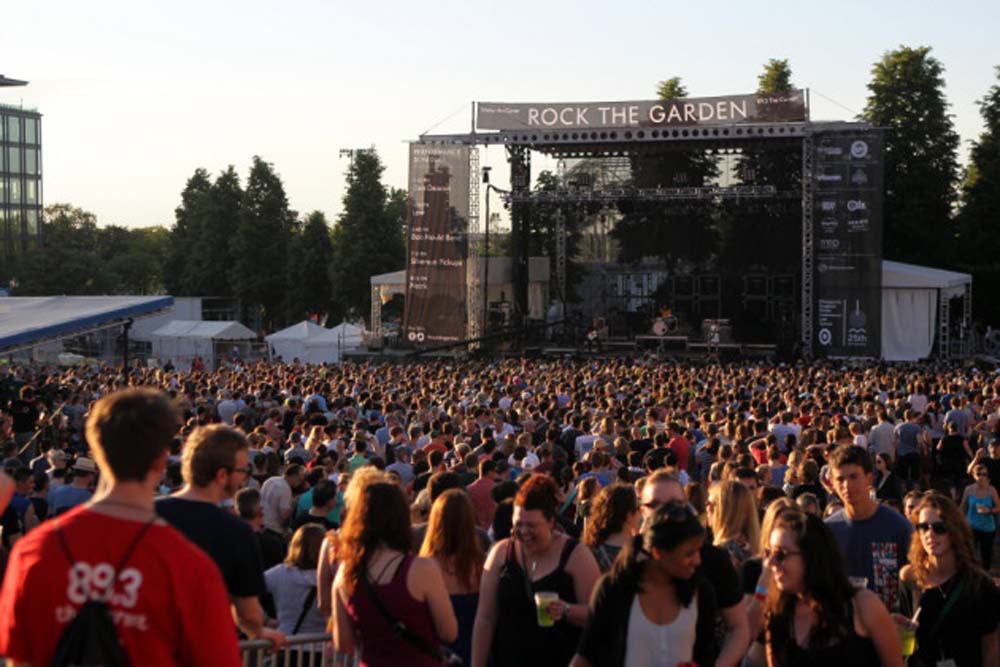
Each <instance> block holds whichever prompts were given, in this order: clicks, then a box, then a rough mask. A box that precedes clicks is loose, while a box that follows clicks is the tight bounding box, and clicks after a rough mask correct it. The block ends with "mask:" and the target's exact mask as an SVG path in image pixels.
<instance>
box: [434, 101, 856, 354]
mask: <svg viewBox="0 0 1000 667" xmlns="http://www.w3.org/2000/svg"><path fill="white" fill-rule="evenodd" d="M871 129H873V127H872V126H871V125H870V124H868V123H852V122H842V121H834V122H819V123H814V122H792V123H788V122H786V123H754V124H739V125H723V126H714V127H705V128H698V127H689V128H676V129H611V128H604V129H600V130H590V131H569V130H561V131H546V130H537V131H532V132H525V131H498V132H485V133H484V132H471V133H468V134H438V135H431V134H425V135H421V137H420V141H421V142H422V143H430V144H435V143H437V144H450V145H468V146H473V147H475V146H491V145H502V146H504V147H505V149H506V152H507V159H508V163H509V164H510V165H511V189H510V191H509V192H508V193H506V194H505V195H504V198H505V200H506V202H507V203H508V204H509V206H510V209H511V219H512V229H511V246H512V250H513V254H514V266H513V269H514V281H515V285H518V284H519V283H523V284H524V287H525V289H524V291H525V293H526V291H527V244H528V239H527V231H526V230H523V229H518V225H517V224H516V223H515V222H514V221H515V220H516V219H517V218H518V215H519V213H518V209H519V208H521V207H524V206H530V205H533V204H563V203H577V204H584V203H588V202H600V203H610V202H617V201H622V200H632V201H635V200H647V201H688V202H691V201H718V200H721V199H730V200H733V199H735V200H738V199H775V198H779V199H801V202H802V251H801V252H802V277H801V283H800V284H801V313H802V318H801V325H802V329H801V334H800V343H801V350H802V353H803V354H804V355H806V356H807V357H812V354H813V333H814V324H813V322H814V321H813V315H814V306H813V304H814V296H815V280H814V273H813V269H814V257H815V254H814V253H815V247H814V238H813V233H814V232H813V204H814V194H815V193H814V186H813V183H812V177H813V168H814V167H813V138H812V137H813V135H814V134H818V133H823V132H843V131H846V130H871ZM773 142H783V143H790V142H795V143H796V144H798V145H800V146H801V150H802V177H801V184H800V189H799V190H776V189H775V188H774V187H773V186H745V185H741V186H706V187H683V188H655V189H644V188H627V187H623V188H598V189H587V188H579V187H577V188H563V189H559V190H555V191H540V192H532V191H531V151H538V152H540V153H544V154H546V155H549V156H551V157H553V158H556V159H557V160H560V161H562V160H565V159H571V158H616V159H620V158H627V156H629V155H630V154H632V153H634V152H637V151H641V150H642V149H643V147H645V146H647V145H655V144H663V143H678V144H690V145H691V146H692V147H694V146H696V145H698V144H705V143H711V144H713V148H718V149H731V148H741V147H746V146H748V145H750V146H752V145H756V144H760V143H773ZM473 160H474V161H475V168H473V169H471V174H470V184H471V182H472V181H475V187H472V189H471V191H472V192H475V193H476V194H475V195H473V194H471V192H470V202H469V203H470V215H469V218H470V220H469V231H470V233H473V234H476V233H478V229H479V227H478V209H479V205H478V204H479V195H478V188H479V182H478V178H479V156H478V153H476V154H475V156H474V157H470V167H472V161H473ZM561 170H562V171H563V173H564V174H565V168H564V167H562V168H561ZM473 199H474V202H475V204H474V207H473ZM473 211H475V216H474V215H473ZM474 219H475V226H474V224H473V220H474ZM557 223H558V228H559V229H561V230H564V229H565V227H564V224H562V223H563V220H562V216H559V219H558V220H557ZM563 236H564V234H563ZM560 240H561V241H562V242H561V243H559V241H557V258H556V260H557V261H556V275H557V283H558V285H557V288H558V290H559V293H560V296H562V295H564V294H565V281H566V269H565V262H566V257H565V252H566V251H565V239H564V238H561V239H560ZM469 257H470V258H471V261H472V262H473V263H477V262H479V261H480V260H479V252H478V248H473V247H471V246H470V250H469ZM477 268H478V267H475V268H474V269H473V276H474V278H473V279H472V280H470V286H469V303H470V309H471V310H470V312H472V313H477V314H478V313H480V312H481V311H482V303H481V299H482V285H481V283H479V279H478V275H479V274H478V271H477V270H476V269H477ZM473 282H476V283H477V285H476V289H473V286H472V283H473ZM518 291H519V290H517V289H515V292H518ZM473 293H475V296H473ZM518 296H519V295H517V294H515V297H518ZM515 300H516V301H517V300H523V301H525V304H519V305H520V307H521V310H522V312H523V311H524V310H525V305H526V300H527V299H526V296H524V297H523V298H522V299H517V298H516V299H515ZM473 304H476V306H477V307H473ZM484 326H485V322H480V318H479V316H478V315H472V316H470V318H469V335H470V339H471V338H478V337H479V336H481V335H486V334H487V333H488V332H487V331H486V330H485V328H484ZM473 332H476V333H477V334H479V335H478V336H473Z"/></svg>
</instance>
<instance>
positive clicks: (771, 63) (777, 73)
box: [757, 58, 795, 93]
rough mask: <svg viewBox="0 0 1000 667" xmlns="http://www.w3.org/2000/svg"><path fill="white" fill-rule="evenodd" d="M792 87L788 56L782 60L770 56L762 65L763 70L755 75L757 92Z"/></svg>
mask: <svg viewBox="0 0 1000 667" xmlns="http://www.w3.org/2000/svg"><path fill="white" fill-rule="evenodd" d="M794 88H795V86H793V85H792V68H791V66H790V65H789V64H788V58H785V59H783V60H778V59H777V58H771V59H770V60H768V61H767V64H766V65H764V71H763V72H762V73H761V74H760V75H759V76H758V77H757V92H758V93H778V92H782V91H785V90H792V89H794Z"/></svg>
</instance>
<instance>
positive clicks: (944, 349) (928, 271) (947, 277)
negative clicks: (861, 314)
mask: <svg viewBox="0 0 1000 667" xmlns="http://www.w3.org/2000/svg"><path fill="white" fill-rule="evenodd" d="M953 298H961V299H962V312H960V313H957V314H954V313H952V312H951V300H952V299H953ZM971 306H972V276H970V275H969V274H968V273H958V272H955V271H945V270H943V269H935V268H931V267H929V266H917V265H915V264H904V263H902V262H891V261H889V260H883V262H882V358H883V359H886V360H887V361H914V360H917V359H924V358H926V357H929V356H930V355H931V350H932V349H933V348H934V342H935V338H936V339H937V343H938V345H937V348H938V356H939V357H945V358H947V357H949V356H951V355H952V354H953V351H952V342H957V343H962V342H964V341H962V340H959V341H951V322H952V320H953V319H954V318H959V320H958V321H959V322H960V327H959V330H960V331H964V330H967V329H968V328H969V327H970V326H971V319H972V307H971Z"/></svg>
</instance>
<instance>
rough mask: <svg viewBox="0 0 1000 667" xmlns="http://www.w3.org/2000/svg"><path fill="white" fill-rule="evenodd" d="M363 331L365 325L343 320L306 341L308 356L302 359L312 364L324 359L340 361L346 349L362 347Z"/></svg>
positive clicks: (333, 361) (326, 360) (334, 361)
mask: <svg viewBox="0 0 1000 667" xmlns="http://www.w3.org/2000/svg"><path fill="white" fill-rule="evenodd" d="M363 333H364V328H363V327H361V326H359V325H357V324H351V323H350V322H341V323H340V324H338V325H337V326H335V327H333V328H332V329H326V330H324V331H323V332H322V333H320V334H319V335H317V336H314V337H312V338H310V339H309V340H308V341H306V350H307V351H306V356H305V357H304V358H303V359H302V360H303V361H304V362H306V363H310V364H318V363H322V362H324V361H325V362H327V363H336V362H338V361H340V356H341V353H342V352H343V351H344V350H353V349H357V348H359V347H361V336H362V334H363Z"/></svg>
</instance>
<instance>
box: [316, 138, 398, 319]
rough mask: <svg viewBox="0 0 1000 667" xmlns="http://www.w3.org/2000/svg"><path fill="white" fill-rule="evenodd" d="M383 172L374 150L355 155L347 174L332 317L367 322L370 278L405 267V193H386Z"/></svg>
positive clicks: (336, 231) (336, 234)
mask: <svg viewBox="0 0 1000 667" xmlns="http://www.w3.org/2000/svg"><path fill="white" fill-rule="evenodd" d="M384 170H385V167H383V166H382V162H381V160H380V159H379V157H378V154H377V153H376V152H375V150H374V149H370V150H365V151H358V152H356V153H355V154H354V158H353V159H352V160H351V165H350V167H349V168H348V170H347V191H346V192H345V193H344V198H343V204H344V210H343V211H342V212H341V214H340V216H339V217H338V218H337V224H336V226H335V227H334V228H333V235H332V238H333V261H332V263H331V265H330V279H331V281H332V283H333V299H334V304H335V308H334V314H335V316H336V317H345V316H346V317H352V318H366V317H367V316H368V314H369V312H370V307H371V289H370V286H369V282H368V281H369V278H370V277H371V276H372V275H375V274H379V273H385V272H388V271H398V270H399V269H400V268H402V267H403V266H404V264H405V261H406V242H405V237H404V229H405V224H406V222H405V221H406V216H405V212H406V199H405V192H404V191H402V190H393V191H386V188H385V186H384V185H382V172H383V171H384Z"/></svg>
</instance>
